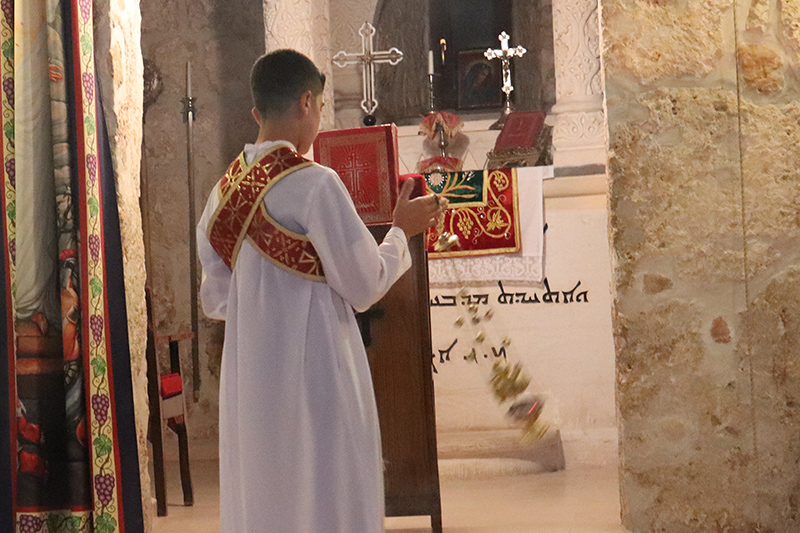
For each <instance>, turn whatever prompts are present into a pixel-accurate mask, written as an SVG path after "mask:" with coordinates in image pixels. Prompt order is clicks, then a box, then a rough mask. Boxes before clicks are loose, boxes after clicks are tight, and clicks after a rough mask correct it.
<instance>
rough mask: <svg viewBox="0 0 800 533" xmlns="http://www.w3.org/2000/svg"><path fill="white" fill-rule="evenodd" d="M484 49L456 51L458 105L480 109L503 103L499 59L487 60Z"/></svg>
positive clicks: (462, 107)
mask: <svg viewBox="0 0 800 533" xmlns="http://www.w3.org/2000/svg"><path fill="white" fill-rule="evenodd" d="M484 52H485V50H483V49H481V50H464V51H460V52H459V53H458V107H459V109H481V108H490V107H500V106H501V105H502V103H503V98H502V97H503V93H502V92H501V91H500V88H501V86H502V74H501V68H500V61H499V60H494V61H489V60H488V59H486V56H484V55H483V53H484Z"/></svg>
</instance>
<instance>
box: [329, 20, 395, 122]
mask: <svg viewBox="0 0 800 533" xmlns="http://www.w3.org/2000/svg"><path fill="white" fill-rule="evenodd" d="M358 33H359V35H361V53H360V54H348V53H347V52H344V51H340V52H337V53H336V55H335V56H333V62H334V63H335V64H336V66H338V67H346V66H347V65H353V64H358V63H361V69H362V75H361V91H362V94H363V96H364V98H363V100H361V109H363V110H364V112H365V113H367V114H368V115H372V113H374V112H375V109H376V108H377V107H378V100H377V99H376V98H375V64H376V63H389V64H390V65H396V64H398V63H399V62H401V61H402V60H403V52H401V51H400V50H398V49H397V48H395V47H392V48H390V49H389V50H385V51H378V52H376V51H375V50H374V47H373V43H372V40H373V38H374V37H375V26H373V25H372V24H370V23H369V22H365V23H364V25H363V26H361V29H360V30H358Z"/></svg>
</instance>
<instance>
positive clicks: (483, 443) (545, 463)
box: [437, 429, 566, 473]
mask: <svg viewBox="0 0 800 533" xmlns="http://www.w3.org/2000/svg"><path fill="white" fill-rule="evenodd" d="M521 436H522V434H521V431H520V430H519V429H494V430H474V431H444V432H439V433H438V434H437V450H438V455H439V463H440V466H441V464H442V463H443V461H448V460H461V461H463V460H473V459H481V460H509V461H523V462H527V463H533V464H535V465H536V466H530V465H528V466H526V468H531V469H539V470H540V471H543V472H556V471H558V470H563V469H564V468H565V467H566V461H565V459H564V446H563V443H562V442H561V433H560V432H559V431H558V430H557V429H551V430H550V431H549V432H548V433H547V435H545V436H544V437H543V438H542V439H541V440H539V441H536V442H534V443H532V444H529V445H525V444H522V443H521V442H520V441H521ZM454 464H456V463H454ZM463 464H466V463H463ZM469 464H470V465H471V463H469ZM480 465H481V466H480V468H485V467H489V463H480ZM515 465H516V466H515ZM497 466H498V468H511V469H515V468H517V469H519V468H520V467H521V466H522V465H519V464H517V463H514V462H512V463H497ZM457 468H460V467H458V466H457V467H456V469H457ZM464 468H467V467H464ZM468 468H473V467H472V466H469V467H468ZM474 468H478V467H474ZM523 470H525V469H523ZM528 473H530V472H528Z"/></svg>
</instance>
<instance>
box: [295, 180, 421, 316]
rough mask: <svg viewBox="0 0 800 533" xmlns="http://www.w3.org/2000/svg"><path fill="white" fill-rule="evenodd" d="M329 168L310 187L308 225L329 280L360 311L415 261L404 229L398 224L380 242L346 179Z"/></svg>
mask: <svg viewBox="0 0 800 533" xmlns="http://www.w3.org/2000/svg"><path fill="white" fill-rule="evenodd" d="M328 172H329V173H330V174H329V175H328V176H326V178H327V179H324V180H321V181H320V182H319V183H318V184H316V186H315V187H314V188H313V189H312V191H311V192H310V198H309V200H310V202H309V203H308V204H307V205H308V206H309V207H308V212H307V213H306V214H305V216H304V217H303V218H304V219H305V220H304V222H305V223H304V224H303V225H304V226H305V227H306V229H307V235H308V238H309V239H311V242H312V243H313V244H314V248H315V249H316V250H317V253H318V254H319V257H320V260H321V261H322V268H323V269H324V271H325V280H326V281H327V283H328V285H330V287H331V288H332V289H333V290H334V291H336V292H337V293H338V294H339V295H340V296H341V297H342V298H343V299H344V300H345V301H346V302H347V303H348V304H350V305H351V306H352V307H353V308H354V309H355V310H356V311H359V312H361V311H366V310H367V309H369V307H370V306H371V305H372V304H374V303H375V302H377V301H378V300H380V299H381V298H382V297H383V296H384V295H385V294H386V292H387V291H388V290H389V289H390V288H391V286H392V285H393V284H394V282H395V281H397V280H398V278H400V276H402V275H403V273H404V272H405V271H406V270H408V268H409V267H410V266H411V254H410V253H409V251H408V242H407V239H406V236H405V234H404V233H403V230H401V229H400V228H392V229H391V230H389V232H388V233H387V234H386V237H385V238H384V239H383V242H382V243H381V244H380V246H379V245H378V244H377V243H376V242H375V238H374V237H373V236H372V234H370V232H369V230H368V229H367V227H366V226H365V225H364V223H363V222H362V221H361V218H359V216H358V213H357V212H356V209H355V206H354V205H353V201H352V200H351V199H350V195H349V194H348V193H347V189H346V188H345V186H344V184H343V183H342V181H341V179H339V177H338V176H336V174H335V173H334V172H333V171H330V170H329V171H328Z"/></svg>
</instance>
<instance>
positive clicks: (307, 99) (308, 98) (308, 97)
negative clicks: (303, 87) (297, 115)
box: [300, 91, 314, 115]
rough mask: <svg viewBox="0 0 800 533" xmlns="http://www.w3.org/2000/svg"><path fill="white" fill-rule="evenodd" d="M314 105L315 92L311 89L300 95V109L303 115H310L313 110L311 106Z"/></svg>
mask: <svg viewBox="0 0 800 533" xmlns="http://www.w3.org/2000/svg"><path fill="white" fill-rule="evenodd" d="M313 105H314V94H313V93H312V92H311V91H306V92H304V93H303V94H302V95H301V96H300V109H301V110H302V112H303V115H308V114H309V113H310V112H311V107H312V106H313Z"/></svg>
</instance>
